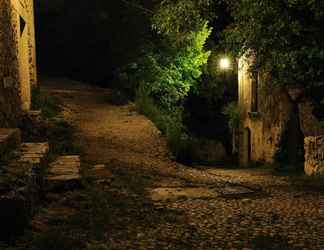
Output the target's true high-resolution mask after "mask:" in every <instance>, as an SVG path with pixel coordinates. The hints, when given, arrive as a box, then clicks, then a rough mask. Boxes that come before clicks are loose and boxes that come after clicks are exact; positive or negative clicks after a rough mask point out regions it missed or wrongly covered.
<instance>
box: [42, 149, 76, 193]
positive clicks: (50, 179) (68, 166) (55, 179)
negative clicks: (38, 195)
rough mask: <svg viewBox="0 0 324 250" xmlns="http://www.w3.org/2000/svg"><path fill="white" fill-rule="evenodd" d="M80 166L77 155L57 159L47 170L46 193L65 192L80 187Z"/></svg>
mask: <svg viewBox="0 0 324 250" xmlns="http://www.w3.org/2000/svg"><path fill="white" fill-rule="evenodd" d="M80 166H81V163H80V156H78V155H66V156H60V157H58V158H57V159H56V160H55V161H54V162H52V163H51V164H50V165H49V168H48V176H47V184H48V185H47V188H48V191H50V192H55V191H66V190H71V189H74V188H79V187H81V186H82V185H81V174H80Z"/></svg>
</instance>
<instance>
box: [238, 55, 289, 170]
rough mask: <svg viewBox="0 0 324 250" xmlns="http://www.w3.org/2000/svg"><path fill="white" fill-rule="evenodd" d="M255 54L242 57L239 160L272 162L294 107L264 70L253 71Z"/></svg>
mask: <svg viewBox="0 0 324 250" xmlns="http://www.w3.org/2000/svg"><path fill="white" fill-rule="evenodd" d="M252 63H253V59H252V57H249V58H247V57H242V58H241V59H240V60H239V73H238V77H239V111H240V147H239V157H240V164H241V165H242V166H247V165H249V164H250V163H251V162H258V161H262V162H268V163H273V161H274V156H275V154H276V152H277V150H278V148H279V146H280V145H279V144H280V140H281V135H282V134H283V131H284V129H285V125H286V123H287V120H288V119H289V115H290V113H291V111H292V103H291V101H290V97H289V95H288V94H287V92H286V91H284V90H283V89H281V88H280V87H277V86H275V85H274V84H272V80H271V77H270V76H269V74H266V73H265V72H257V73H251V72H250V70H249V68H250V65H251V64H252Z"/></svg>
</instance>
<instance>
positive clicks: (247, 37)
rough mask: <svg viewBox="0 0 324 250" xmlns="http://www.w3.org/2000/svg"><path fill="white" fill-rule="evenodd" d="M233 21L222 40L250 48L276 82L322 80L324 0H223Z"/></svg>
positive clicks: (237, 47) (239, 50) (242, 48)
mask: <svg viewBox="0 0 324 250" xmlns="http://www.w3.org/2000/svg"><path fill="white" fill-rule="evenodd" d="M225 2H227V3H228V5H229V6H230V10H231V13H232V17H233V19H234V22H233V24H232V25H231V26H230V27H228V28H227V30H226V32H225V33H224V37H225V40H226V42H227V43H228V44H229V45H232V46H231V47H232V48H233V49H234V50H236V52H237V53H239V54H243V53H246V52H248V51H249V50H250V49H252V50H253V51H254V52H255V53H256V55H257V57H256V64H255V65H254V66H255V67H270V70H271V74H272V76H273V78H274V79H275V80H276V81H277V83H279V84H282V85H303V86H304V87H306V88H309V87H312V86H320V85H323V84H324V80H323V79H324V35H323V32H322V27H323V23H324V2H323V1H303V0H289V1H283V0H262V1H260V0H239V1H237V0H225Z"/></svg>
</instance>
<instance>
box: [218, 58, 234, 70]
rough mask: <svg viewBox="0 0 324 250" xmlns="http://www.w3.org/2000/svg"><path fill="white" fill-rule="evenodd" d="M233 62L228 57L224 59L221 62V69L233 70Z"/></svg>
mask: <svg viewBox="0 0 324 250" xmlns="http://www.w3.org/2000/svg"><path fill="white" fill-rule="evenodd" d="M231 64H232V63H231V60H230V59H229V58H228V57H222V58H221V59H220V60H219V67H220V69H221V70H229V69H231V66H232V65H231Z"/></svg>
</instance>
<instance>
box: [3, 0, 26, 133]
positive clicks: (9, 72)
mask: <svg viewBox="0 0 324 250" xmlns="http://www.w3.org/2000/svg"><path fill="white" fill-rule="evenodd" d="M13 18H15V17H14V16H13V13H12V7H11V1H10V0H1V1H0V51H1V53H0V127H9V126H15V125H16V123H17V120H18V117H19V115H20V112H21V109H20V91H19V66H18V50H17V44H16V41H17V34H16V33H15V32H14V31H13V30H14V29H13V27H12V19H13Z"/></svg>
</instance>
